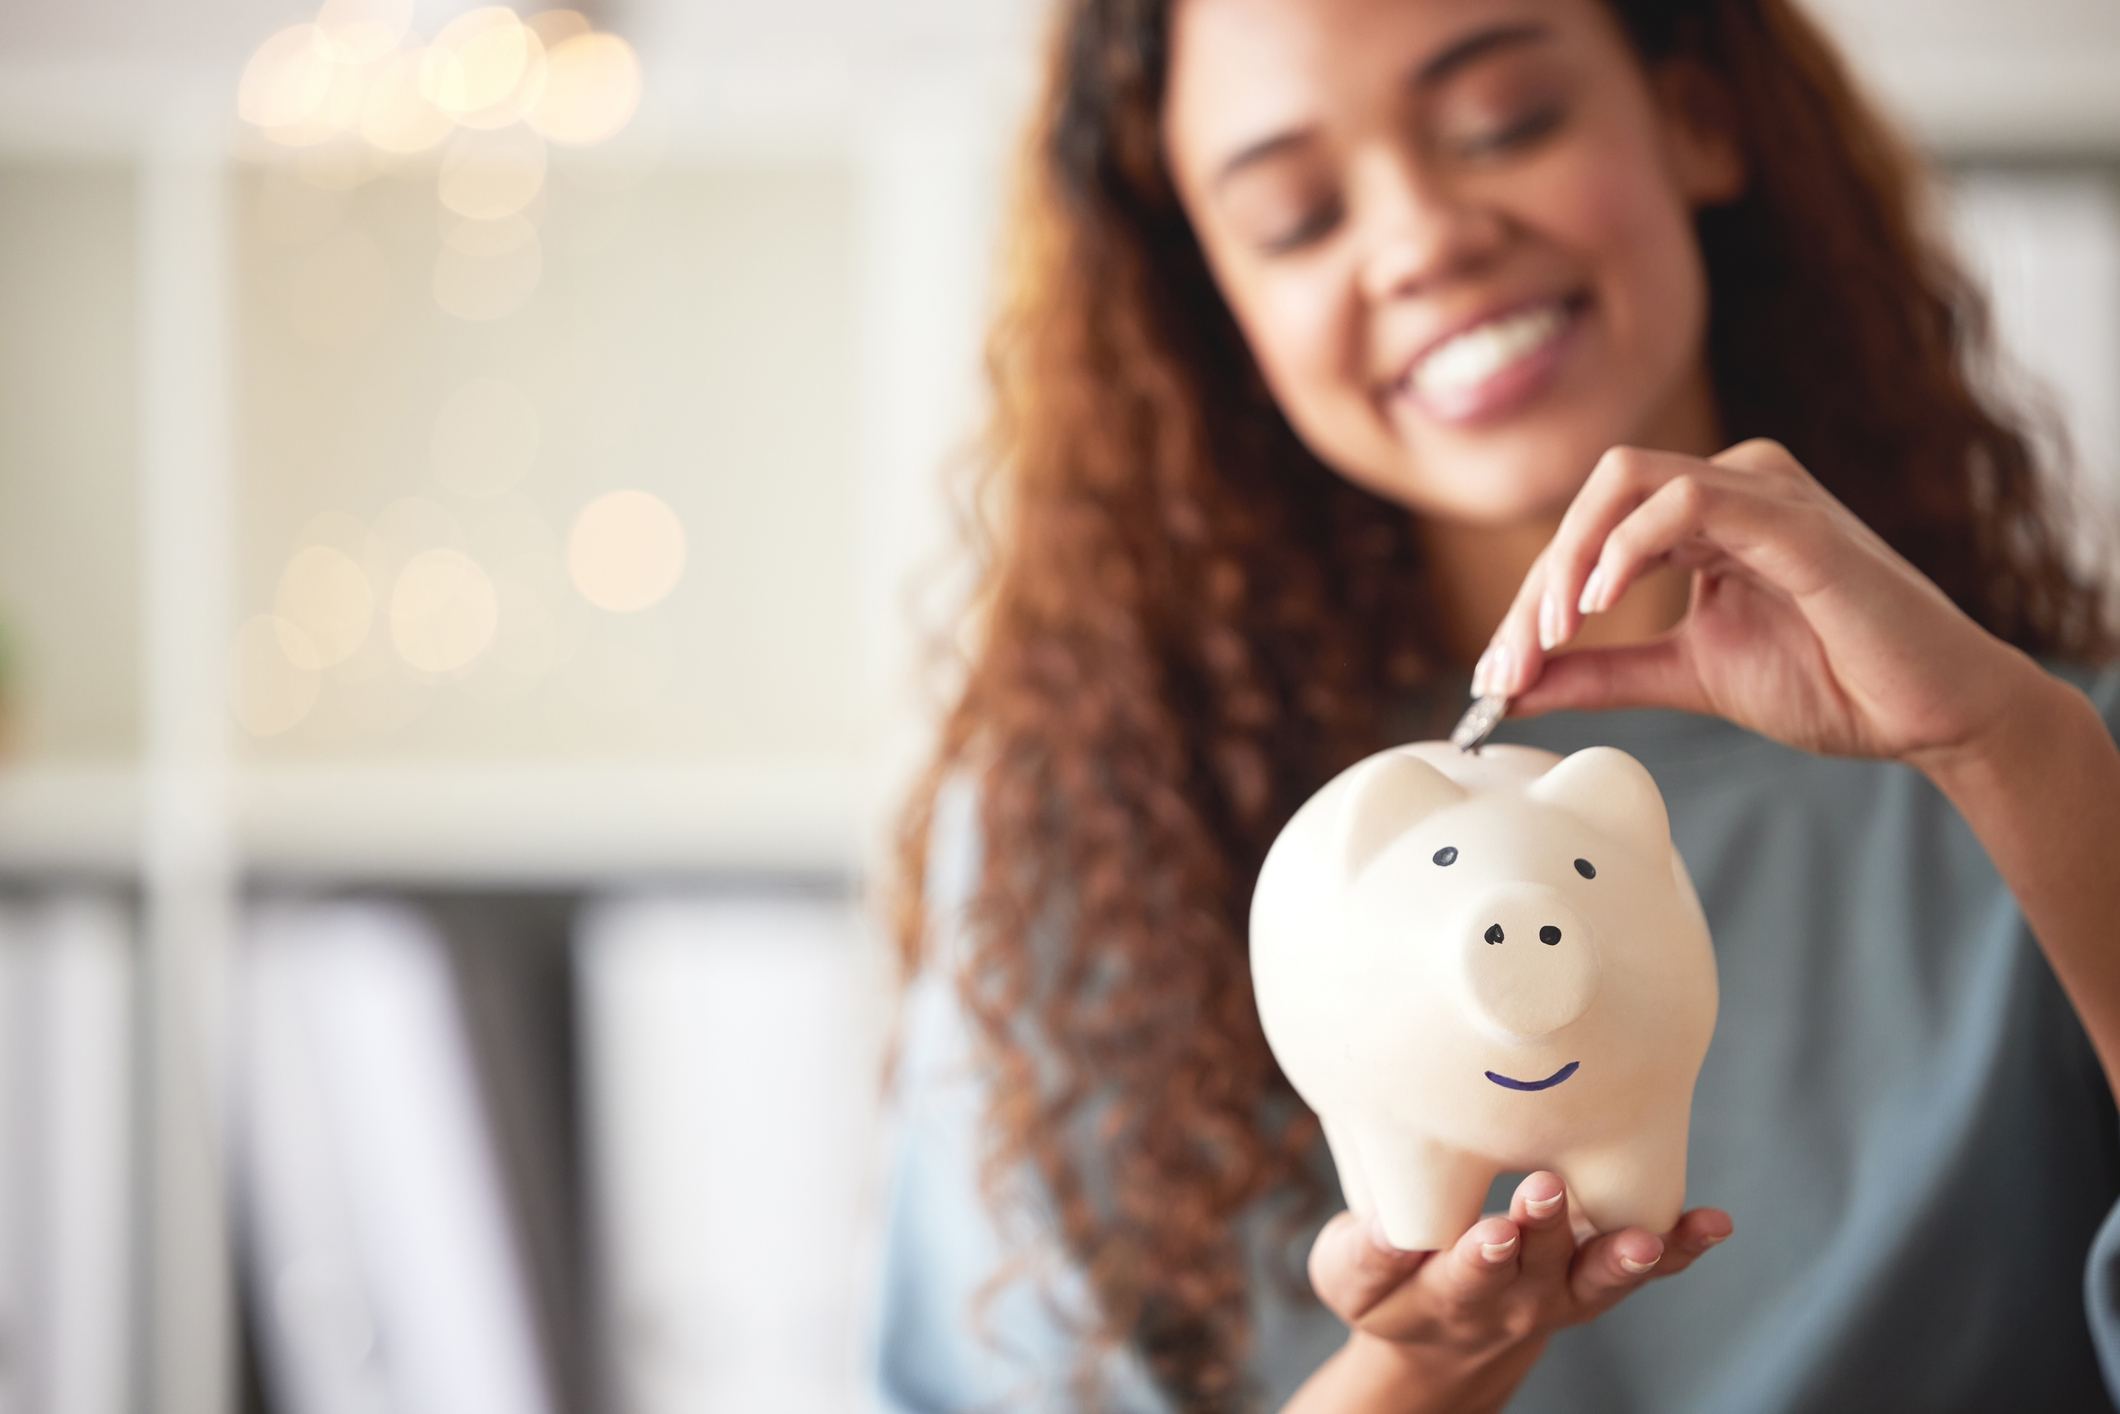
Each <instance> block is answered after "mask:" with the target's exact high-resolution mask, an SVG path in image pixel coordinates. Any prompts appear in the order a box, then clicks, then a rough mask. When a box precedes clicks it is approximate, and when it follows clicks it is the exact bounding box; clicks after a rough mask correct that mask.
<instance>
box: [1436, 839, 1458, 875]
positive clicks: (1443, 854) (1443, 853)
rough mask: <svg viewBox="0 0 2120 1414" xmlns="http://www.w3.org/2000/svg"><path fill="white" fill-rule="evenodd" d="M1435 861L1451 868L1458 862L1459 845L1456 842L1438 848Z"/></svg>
mask: <svg viewBox="0 0 2120 1414" xmlns="http://www.w3.org/2000/svg"><path fill="white" fill-rule="evenodd" d="M1435 862H1436V863H1438V864H1440V865H1442V866H1443V867H1444V868H1446V869H1447V868H1449V867H1450V866H1451V865H1453V864H1455V863H1457V846H1456V845H1454V844H1446V845H1444V846H1443V847H1442V848H1441V849H1439V850H1437V851H1436V852H1435Z"/></svg>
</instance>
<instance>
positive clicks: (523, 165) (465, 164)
mask: <svg viewBox="0 0 2120 1414" xmlns="http://www.w3.org/2000/svg"><path fill="white" fill-rule="evenodd" d="M544 185H545V144H544V140H543V139H542V138H540V137H538V135H537V134H536V133H533V132H528V131H525V130H524V129H522V128H520V127H516V128H505V129H502V130H501V131H499V132H475V131H465V132H459V133H458V134H457V135H456V137H455V138H454V139H453V140H452V141H451V142H450V144H449V148H448V150H447V151H446V152H444V153H443V154H442V174H441V183H440V187H439V191H440V194H441V198H442V205H443V206H446V207H448V208H449V209H450V210H451V211H454V212H455V213H456V214H457V215H459V216H468V217H470V218H471V219H472V220H474V221H497V220H499V219H500V218H501V217H503V216H513V215H515V214H516V213H517V212H519V211H521V210H522V209H523V208H524V207H525V206H528V205H529V204H530V199H531V198H532V197H534V196H536V195H537V194H538V191H539V190H540V189H541V188H542V187H543V186H544Z"/></svg>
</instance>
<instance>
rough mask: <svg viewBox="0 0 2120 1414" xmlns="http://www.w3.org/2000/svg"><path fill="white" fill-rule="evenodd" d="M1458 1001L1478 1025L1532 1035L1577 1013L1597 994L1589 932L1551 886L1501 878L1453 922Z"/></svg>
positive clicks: (1592, 941)
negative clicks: (1460, 982) (1460, 988)
mask: <svg viewBox="0 0 2120 1414" xmlns="http://www.w3.org/2000/svg"><path fill="white" fill-rule="evenodd" d="M1457 948H1458V956H1459V961H1460V963H1461V964H1462V966H1463V970H1464V981H1465V984H1466V986H1465V992H1466V1000H1467V1002H1468V1004H1469V1005H1470V1007H1471V1010H1472V1014H1473V1018H1474V1020H1475V1021H1477V1022H1479V1023H1480V1024H1481V1026H1482V1027H1483V1029H1485V1030H1488V1031H1491V1032H1497V1033H1500V1034H1501V1035H1504V1036H1508V1037H1511V1038H1515V1039H1518V1040H1535V1039H1537V1038H1538V1037H1541V1036H1545V1035H1549V1034H1551V1033H1552V1032H1555V1031H1558V1030H1560V1029H1561V1028H1562V1027H1563V1026H1566V1025H1567V1024H1568V1023H1569V1022H1571V1021H1574V1020H1575V1019H1576V1018H1577V1017H1579V1016H1581V1015H1582V1014H1583V1013H1584V1012H1585V1011H1587V1010H1588V1009H1589V1007H1590V1003H1591V1001H1592V1000H1593V999H1594V998H1595V997H1596V995H1597V972H1598V967H1597V946H1596V940H1595V939H1594V938H1593V937H1592V935H1591V930H1590V927H1589V925H1588V924H1586V923H1585V922H1584V921H1583V920H1582V918H1581V917H1580V916H1578V915H1577V914H1576V912H1575V911H1574V910H1573V909H1571V908H1569V907H1568V905H1567V902H1566V901H1565V900H1563V899H1562V897H1561V896H1560V895H1559V894H1558V893H1556V892H1555V891H1554V890H1552V889H1549V888H1546V887H1544V886H1543V885H1538V884H1505V885H1503V886H1502V887H1500V888H1498V889H1494V890H1491V891H1489V892H1488V893H1486V894H1485V895H1483V896H1482V897H1481V898H1479V899H1478V900H1477V901H1475V902H1474V903H1473V904H1472V906H1471V907H1470V908H1468V909H1467V910H1466V911H1465V912H1464V913H1463V914H1462V915H1460V921H1459V923H1458V926H1457Z"/></svg>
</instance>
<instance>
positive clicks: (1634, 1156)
mask: <svg viewBox="0 0 2120 1414" xmlns="http://www.w3.org/2000/svg"><path fill="white" fill-rule="evenodd" d="M1562 1176H1563V1177H1564V1178H1565V1179H1566V1180H1567V1183H1568V1206H1569V1208H1570V1209H1571V1210H1572V1211H1573V1212H1574V1214H1575V1216H1576V1218H1577V1219H1578V1220H1579V1221H1581V1222H1583V1223H1586V1224H1587V1225H1588V1227H1589V1228H1590V1229H1591V1230H1593V1231H1596V1232H1618V1231H1619V1230H1621V1229H1622V1228H1629V1227H1641V1228H1647V1229H1648V1230H1649V1231H1651V1232H1653V1233H1657V1234H1662V1233H1666V1232H1669V1231H1670V1230H1671V1228H1672V1227H1673V1225H1675V1224H1676V1223H1677V1222H1678V1215H1679V1214H1680V1213H1681V1212H1682V1211H1684V1209H1685V1204H1686V1117H1685V1116H1684V1115H1683V1114H1682V1115H1680V1116H1679V1118H1678V1120H1677V1122H1676V1123H1675V1124H1674V1123H1670V1122H1665V1123H1662V1124H1659V1125H1655V1126H1653V1127H1652V1128H1650V1129H1648V1130H1645V1131H1644V1132H1643V1133H1640V1134H1637V1135H1636V1136H1634V1138H1633V1139H1632V1141H1630V1142H1629V1143H1627V1144H1623V1145H1613V1146H1611V1147H1609V1148H1603V1149H1594V1150H1588V1151H1585V1152H1581V1153H1576V1154H1572V1155H1570V1156H1569V1157H1568V1159H1567V1160H1566V1164H1565V1167H1564V1168H1563V1170H1562Z"/></svg>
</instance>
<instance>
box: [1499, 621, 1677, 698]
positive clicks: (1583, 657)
mask: <svg viewBox="0 0 2120 1414" xmlns="http://www.w3.org/2000/svg"><path fill="white" fill-rule="evenodd" d="M1608 707H1675V708H1678V709H1680V710H1681V711H1687V712H1704V711H1707V710H1709V708H1708V706H1707V701H1706V697H1705V695H1704V694H1703V693H1702V691H1701V686H1700V676H1699V674H1697V673H1695V672H1694V670H1693V661H1692V658H1691V656H1690V655H1689V654H1688V653H1687V651H1686V643H1685V638H1684V635H1683V634H1673V635H1671V636H1670V637H1668V638H1664V639H1661V640H1659V641H1657V642H1655V643H1633V644H1628V645H1626V646H1625V647H1620V648H1579V649H1577V650H1575V651H1574V652H1572V653H1562V654H1559V655H1557V656H1555V657H1551V658H1548V659H1547V660H1546V664H1545V670H1544V671H1543V672H1541V673H1540V674H1539V676H1538V681H1537V682H1535V683H1533V684H1532V685H1531V686H1530V687H1529V688H1527V689H1526V690H1525V691H1523V692H1522V693H1520V694H1518V695H1517V696H1516V697H1513V698H1511V699H1510V702H1509V715H1510V716H1512V717H1535V716H1537V715H1538V714H1539V713H1541V712H1561V711H1571V710H1572V711H1584V712H1596V711H1602V710H1603V709H1605V708H1608Z"/></svg>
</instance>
